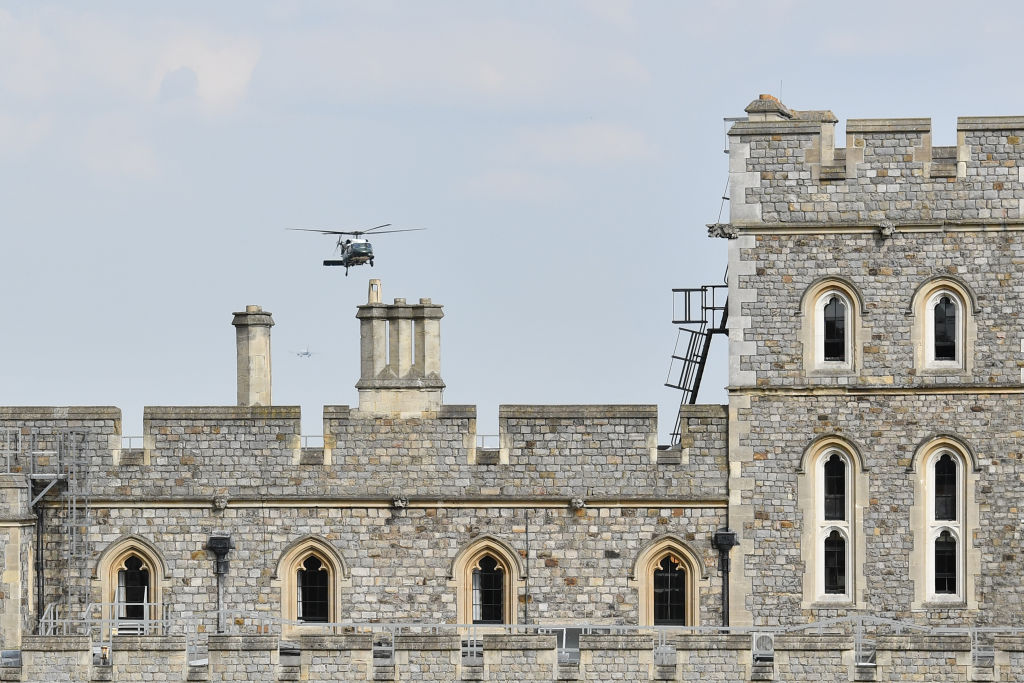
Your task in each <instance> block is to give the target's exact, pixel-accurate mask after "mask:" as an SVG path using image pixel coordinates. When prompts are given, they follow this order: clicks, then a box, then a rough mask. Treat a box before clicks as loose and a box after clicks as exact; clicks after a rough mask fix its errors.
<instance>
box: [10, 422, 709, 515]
mask: <svg viewBox="0 0 1024 683" xmlns="http://www.w3.org/2000/svg"><path fill="white" fill-rule="evenodd" d="M683 413H684V416H683V420H682V424H683V425H684V429H686V430H687V438H686V439H684V443H683V444H682V447H681V448H677V449H675V450H668V451H665V450H659V449H658V443H657V434H658V429H657V425H658V415H657V408H656V406H653V405H506V406H501V407H500V410H499V434H498V435H497V439H496V443H494V444H488V445H489V446H493V447H491V448H485V447H484V444H482V443H481V442H480V439H478V434H477V429H476V407H475V406H464V405H443V406H440V407H439V408H438V409H437V410H436V411H433V412H430V413H422V414H420V415H418V416H417V417H412V418H408V417H393V416H385V415H367V414H366V413H364V412H363V411H360V410H356V409H353V408H350V407H349V406H325V407H324V412H323V446H322V447H321V446H316V447H304V446H303V437H302V433H301V410H300V408H299V407H297V406H150V407H147V408H145V411H144V420H143V424H144V434H143V435H142V439H141V443H137V444H132V445H133V446H134V447H133V448H125V447H124V446H125V444H124V443H123V439H122V435H121V422H120V411H119V410H118V409H116V408H109V407H100V408H84V407H73V408H43V407H27V408H17V407H6V408H2V409H0V430H14V431H16V432H18V433H23V434H25V435H28V434H58V433H60V432H62V431H64V430H75V431H77V432H79V433H81V434H82V435H83V444H84V447H85V453H86V455H87V458H88V463H89V468H90V471H91V472H92V473H93V474H95V475H96V476H95V477H94V481H93V493H94V494H95V495H97V496H100V497H103V498H111V499H122V498H125V497H126V496H127V497H130V498H132V499H136V498H144V497H145V498H159V499H168V500H170V499H188V500H193V501H204V500H205V501H206V503H204V504H209V501H211V500H213V499H215V498H217V497H222V496H226V497H227V498H228V499H246V500H247V499H250V498H252V497H254V496H257V495H261V494H259V492H260V491H265V490H270V491H273V492H275V493H276V494H278V495H283V496H287V497H289V498H295V499H299V498H302V499H305V498H310V499H312V498H329V499H352V498H353V497H355V498H362V499H379V500H381V501H385V502H388V501H391V500H393V499H395V498H403V499H405V500H408V501H410V504H413V505H415V504H417V501H421V502H424V503H425V502H428V501H436V499H437V498H438V497H442V498H444V497H455V498H461V499H467V498H477V499H491V498H495V497H504V496H507V495H517V496H519V495H525V496H529V497H533V498H539V499H540V498H543V499H549V500H551V501H553V502H554V501H559V503H558V504H560V505H563V504H568V501H569V500H571V499H573V498H580V497H583V496H584V492H586V494H587V495H589V496H592V498H593V499H618V498H622V497H626V498H637V499H639V498H640V497H651V496H655V495H661V494H663V493H664V494H667V493H668V492H669V491H671V492H673V494H674V495H679V496H682V495H687V496H690V497H692V498H694V499H701V500H721V499H723V498H724V489H723V485H724V480H725V471H726V467H725V458H726V449H725V446H726V439H727V436H726V434H727V419H726V417H725V412H724V408H723V407H721V406H685V407H684V410H683ZM680 465H688V467H689V469H686V468H680V467H679V466H680ZM10 467H11V469H12V470H14V471H27V469H26V468H27V465H24V464H23V463H21V462H20V461H19V459H18V457H17V456H16V455H15V454H12V456H11V460H10ZM694 468H696V469H699V470H701V471H702V473H703V474H704V479H703V484H702V485H701V486H700V487H697V486H695V485H694V484H695V482H694V481H693V479H692V476H691V474H688V472H692V471H693V469H694ZM684 470H685V471H684ZM623 471H627V472H628V473H629V474H628V476H625V477H624V476H623V475H622V472H623ZM570 473H571V476H570Z"/></svg>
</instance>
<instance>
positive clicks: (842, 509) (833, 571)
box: [815, 448, 854, 600]
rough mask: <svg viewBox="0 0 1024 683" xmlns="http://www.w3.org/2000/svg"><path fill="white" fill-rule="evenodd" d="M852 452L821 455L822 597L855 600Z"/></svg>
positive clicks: (819, 540)
mask: <svg viewBox="0 0 1024 683" xmlns="http://www.w3.org/2000/svg"><path fill="white" fill-rule="evenodd" d="M850 464H851V461H850V455H849V453H846V452H845V451H842V450H839V449H838V448H833V449H829V450H826V451H825V452H824V453H822V454H821V456H820V457H819V458H818V461H817V464H816V466H815V470H816V472H817V475H816V479H817V481H818V489H817V491H818V494H817V499H818V502H817V505H816V506H815V507H816V509H817V514H816V517H817V528H818V534H817V536H818V541H817V542H818V547H819V548H820V549H821V550H820V552H821V557H820V559H819V561H818V565H819V573H818V577H819V578H818V582H817V583H818V595H819V597H820V598H823V599H832V600H834V599H837V598H839V599H844V600H849V599H852V593H851V592H850V590H849V589H850V583H849V581H848V577H849V576H850V569H851V565H850V552H849V543H848V542H847V539H849V538H850V536H851V534H852V530H853V528H854V527H853V506H852V505H851V502H852V490H851V486H852V483H853V482H852V477H851V476H850V472H851V469H852V468H851V467H850Z"/></svg>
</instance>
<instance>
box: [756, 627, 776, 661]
mask: <svg viewBox="0 0 1024 683" xmlns="http://www.w3.org/2000/svg"><path fill="white" fill-rule="evenodd" d="M750 651H751V654H752V655H753V657H754V662H755V663H757V662H774V661H775V634H774V633H759V632H756V631H755V632H754V633H752V634H751V643H750Z"/></svg>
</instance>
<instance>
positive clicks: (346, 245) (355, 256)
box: [324, 239, 373, 275]
mask: <svg viewBox="0 0 1024 683" xmlns="http://www.w3.org/2000/svg"><path fill="white" fill-rule="evenodd" d="M338 251H339V252H340V256H341V258H338V259H327V260H325V261H324V265H325V266H342V267H344V268H345V274H346V275H348V269H349V268H350V267H352V266H361V265H363V264H365V263H369V264H370V265H371V266H372V265H373V245H372V244H370V242H369V240H360V239H355V240H344V241H342V240H338Z"/></svg>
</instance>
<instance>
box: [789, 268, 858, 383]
mask: <svg viewBox="0 0 1024 683" xmlns="http://www.w3.org/2000/svg"><path fill="white" fill-rule="evenodd" d="M862 311H863V302H862V300H861V297H860V293H859V292H858V291H857V288H856V287H854V286H853V284H852V283H850V282H847V281H846V280H843V279H841V278H831V277H830V278H825V279H822V280H818V281H817V282H815V283H813V284H812V285H811V286H810V287H808V288H807V290H806V291H805V292H804V295H803V297H802V299H801V314H802V317H803V327H802V332H801V336H800V339H801V342H802V343H803V347H804V369H805V371H806V372H808V373H809V374H811V375H836V374H838V375H846V374H850V373H853V372H855V371H856V370H857V369H858V368H859V367H860V352H859V349H858V343H857V342H858V340H859V339H860V338H861V315H862Z"/></svg>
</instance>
